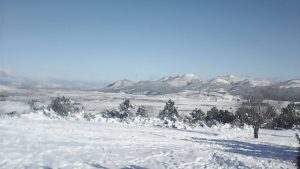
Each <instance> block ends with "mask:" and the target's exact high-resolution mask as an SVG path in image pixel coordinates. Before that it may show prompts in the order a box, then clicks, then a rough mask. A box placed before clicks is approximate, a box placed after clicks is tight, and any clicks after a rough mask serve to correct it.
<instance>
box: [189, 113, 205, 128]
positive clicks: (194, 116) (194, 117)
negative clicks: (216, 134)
mask: <svg viewBox="0 0 300 169" xmlns="http://www.w3.org/2000/svg"><path fill="white" fill-rule="evenodd" d="M190 115H191V122H192V123H193V124H199V125H201V126H203V121H204V118H205V113H204V112H203V111H202V110H201V109H195V110H193V111H192V113H191V114H190Z"/></svg>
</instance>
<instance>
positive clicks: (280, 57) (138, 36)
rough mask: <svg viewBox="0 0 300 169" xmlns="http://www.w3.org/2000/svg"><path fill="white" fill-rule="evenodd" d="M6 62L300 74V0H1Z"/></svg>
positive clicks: (105, 73)
mask: <svg viewBox="0 0 300 169" xmlns="http://www.w3.org/2000/svg"><path fill="white" fill-rule="evenodd" d="M0 67H3V68H6V69H10V70H12V71H15V72H17V73H19V74H22V75H24V76H27V77H29V78H33V79H44V78H58V79H69V80H100V81H114V80H117V79H123V78H128V79H131V80H145V79H155V78H159V77H161V76H164V75H175V74H183V73H194V74H197V75H199V76H200V77H202V78H210V77H213V76H216V75H224V74H235V75H247V76H255V77H259V78H269V79H270V78H271V79H291V78H300V1H299V0H251V1H250V0H249V1H247V0H226V1H223V0H220V1H217V0H207V1H204V0H203V1H202V0H195V1H193V0H149V1H146V0H128V1H126V0H120V1H100V0H89V1H83V0H82V1H75V0H73V1H71V0H70V1H68V0H64V1H60V0H49V1H40V0H35V1H32V0H27V1H23V0H19V1H16V0H0Z"/></svg>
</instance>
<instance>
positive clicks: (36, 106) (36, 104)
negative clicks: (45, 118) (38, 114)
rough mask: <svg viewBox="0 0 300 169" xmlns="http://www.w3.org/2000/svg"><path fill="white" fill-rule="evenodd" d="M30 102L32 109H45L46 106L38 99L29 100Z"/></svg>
mask: <svg viewBox="0 0 300 169" xmlns="http://www.w3.org/2000/svg"><path fill="white" fill-rule="evenodd" d="M28 104H29V107H30V110H31V111H37V110H43V109H44V108H45V106H44V105H43V104H42V103H41V102H39V101H38V100H37V99H31V100H28Z"/></svg>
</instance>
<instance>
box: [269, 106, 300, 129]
mask: <svg viewBox="0 0 300 169" xmlns="http://www.w3.org/2000/svg"><path fill="white" fill-rule="evenodd" d="M299 125H300V103H298V104H295V103H293V102H292V103H289V104H288V105H287V107H285V108H283V109H281V114H279V115H278V116H277V117H276V118H274V121H273V126H274V127H277V128H285V129H291V128H292V127H294V126H298V127H299Z"/></svg>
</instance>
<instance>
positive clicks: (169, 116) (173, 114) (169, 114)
mask: <svg viewBox="0 0 300 169" xmlns="http://www.w3.org/2000/svg"><path fill="white" fill-rule="evenodd" d="M174 105H175V102H174V101H172V100H169V101H167V102H166V105H165V107H164V109H163V110H162V111H161V112H159V115H158V118H160V119H161V120H170V121H172V122H175V121H177V120H178V118H180V116H179V114H178V111H177V109H176V107H175V106H174Z"/></svg>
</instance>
